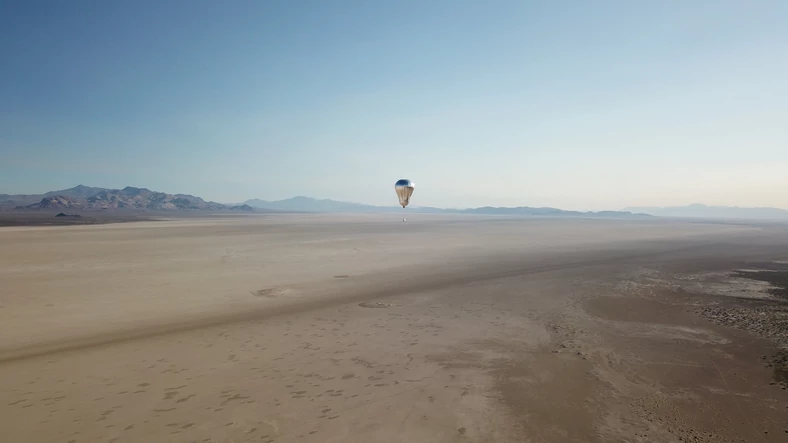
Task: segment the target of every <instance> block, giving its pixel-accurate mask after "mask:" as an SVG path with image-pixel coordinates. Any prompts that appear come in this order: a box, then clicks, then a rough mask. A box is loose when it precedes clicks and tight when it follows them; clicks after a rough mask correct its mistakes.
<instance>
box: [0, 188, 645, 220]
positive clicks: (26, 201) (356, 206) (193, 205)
mask: <svg viewBox="0 0 788 443" xmlns="http://www.w3.org/2000/svg"><path fill="white" fill-rule="evenodd" d="M0 209H3V210H5V211H46V210H52V211H61V210H70V211H71V212H74V211H95V210H101V211H128V210H131V211H134V210H136V211H177V210H190V211H241V212H344V213H371V212H398V213H402V211H403V209H402V208H401V207H399V206H373V205H366V204H361V203H351V202H341V201H336V200H328V199H322V200H321V199H315V198H311V197H304V196H298V197H293V198H289V199H285V200H278V201H265V200H259V199H252V200H247V201H245V202H243V203H238V204H222V203H217V202H211V201H205V200H203V199H202V198H200V197H195V196H193V195H187V194H168V193H165V192H157V191H151V190H150V189H146V188H136V187H132V186H127V187H125V188H123V189H107V188H97V187H92V186H85V185H79V186H75V187H73V188H69V189H62V190H59V191H50V192H47V193H45V194H17V195H10V194H0ZM407 213H444V214H488V215H519V216H551V217H557V216H561V217H563V216H567V217H613V218H629V217H649V216H648V215H646V214H633V213H632V212H625V211H600V212H580V211H565V210H562V209H556V208H545V207H543V208H531V207H527V206H521V207H513V208H512V207H491V206H486V207H481V208H470V209H443V208H434V207H408V209H407Z"/></svg>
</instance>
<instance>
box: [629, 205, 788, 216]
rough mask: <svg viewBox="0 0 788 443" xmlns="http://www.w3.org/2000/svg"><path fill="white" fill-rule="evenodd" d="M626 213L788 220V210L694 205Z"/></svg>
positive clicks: (635, 210) (632, 210)
mask: <svg viewBox="0 0 788 443" xmlns="http://www.w3.org/2000/svg"><path fill="white" fill-rule="evenodd" d="M624 210H625V211H631V212H642V213H645V214H651V215H655V216H659V217H677V218H717V219H788V210H785V209H779V208H740V207H736V206H708V205H703V204H700V203H694V204H691V205H687V206H663V207H633V208H626V209H624Z"/></svg>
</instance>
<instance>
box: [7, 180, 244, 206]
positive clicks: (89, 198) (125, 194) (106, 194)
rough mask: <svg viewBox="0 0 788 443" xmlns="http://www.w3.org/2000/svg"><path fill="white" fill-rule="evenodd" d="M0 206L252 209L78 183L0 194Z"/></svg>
mask: <svg viewBox="0 0 788 443" xmlns="http://www.w3.org/2000/svg"><path fill="white" fill-rule="evenodd" d="M0 206H2V207H4V208H5V209H13V210H17V211H19V210H46V209H52V210H61V209H72V210H105V211H110V210H147V211H172V210H212V211H220V210H234V211H253V210H254V209H253V208H252V207H250V206H248V205H237V206H228V205H223V204H221V203H216V202H207V201H205V200H203V199H201V198H200V197H195V196H193V195H187V194H167V193H164V192H156V191H151V190H150V189H146V188H135V187H133V186H127V187H125V188H123V189H106V188H94V187H91V186H84V185H79V186H76V187H73V188H70V189H62V190H60V191H51V192H47V193H46V194H40V195H9V194H0Z"/></svg>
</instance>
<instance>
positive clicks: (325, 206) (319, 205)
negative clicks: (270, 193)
mask: <svg viewBox="0 0 788 443" xmlns="http://www.w3.org/2000/svg"><path fill="white" fill-rule="evenodd" d="M244 204H246V205H249V206H251V207H253V208H257V209H268V210H277V211H294V212H356V213H359V212H361V213H364V212H398V213H403V209H402V208H401V207H399V206H373V205H365V204H361V203H350V202H341V201H336V200H327V199H323V200H319V199H315V198H311V197H304V196H298V197H293V198H289V199H286V200H278V201H265V200H259V199H252V200H247V201H245V202H244ZM407 213H409V214H410V213H431V214H435V213H439V214H485V215H522V216H543V217H565V216H569V217H615V218H622V217H623V218H626V217H650V216H649V215H647V214H633V213H631V212H624V211H599V212H591V211H588V212H581V211H566V210H563V209H556V208H549V207H542V208H532V207H528V206H519V207H492V206H485V207H480V208H469V209H444V208H435V207H429V206H415V207H408V208H407Z"/></svg>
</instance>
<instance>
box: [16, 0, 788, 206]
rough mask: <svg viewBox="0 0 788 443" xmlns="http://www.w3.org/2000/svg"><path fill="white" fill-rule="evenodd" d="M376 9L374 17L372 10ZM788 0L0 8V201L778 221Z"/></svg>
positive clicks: (787, 185) (783, 182)
mask: <svg viewBox="0 0 788 443" xmlns="http://www.w3.org/2000/svg"><path fill="white" fill-rule="evenodd" d="M372 3H374V4H372ZM786 19H788V4H786V3H785V2H779V1H756V2H748V3H745V2H734V1H722V2H692V4H687V3H685V2H678V1H665V2H659V3H654V4H645V3H636V4H635V3H631V2H624V1H601V2H594V3H593V4H591V3H588V2H571V5H570V4H563V5H559V4H556V3H553V2H546V1H545V2H510V1H497V2H481V1H452V2H448V1H435V2H429V3H424V2H415V1H403V2H396V4H394V3H390V4H388V3H384V2H361V1H342V2H337V3H334V4H333V5H329V3H328V2H318V1H303V2H299V3H298V5H294V4H292V3H290V2H252V1H248V2H246V1H239V2H233V3H232V4H220V3H218V2H207V1H193V2H185V1H171V2H166V3H156V2H151V1H135V2H98V1H72V2H68V3H64V2H55V1H29V2H5V3H2V4H0V55H2V56H3V59H4V60H7V61H8V62H7V63H6V65H5V66H4V69H3V70H1V71H0V97H2V100H0V134H2V135H0V193H11V194H14V193H43V192H47V191H52V190H56V189H63V188H70V187H73V186H75V185H77V184H79V183H82V184H85V185H89V186H98V187H107V188H123V187H125V186H139V187H146V188H149V189H152V190H158V191H164V192H170V193H185V194H192V195H196V196H200V197H202V198H205V199H206V200H212V201H218V202H241V201H245V200H247V199H252V198H260V199H265V200H278V199H285V198H289V197H293V196H297V195H306V196H311V197H315V198H330V199H334V200H341V201H352V202H359V203H366V204H373V205H381V206H391V205H395V204H396V200H395V197H394V192H393V183H394V181H396V180H397V179H399V178H402V177H407V178H410V179H412V180H414V182H415V183H416V193H415V194H414V198H413V201H412V204H413V205H414V206H435V207H478V206H487V205H490V206H535V207H538V206H550V207H556V208H561V209H567V210H614V209H621V208H625V207H631V206H679V205H686V204H691V203H704V204H708V205H729V206H741V207H762V206H772V207H780V208H788V174H785V171H786V170H788V149H786V146H788V131H785V128H784V126H785V124H784V122H785V117H786V115H788V80H786V79H788V59H786V58H785V57H783V56H782V54H785V53H786V51H788V28H786V27H785V26H784V23H785V21H786Z"/></svg>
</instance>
